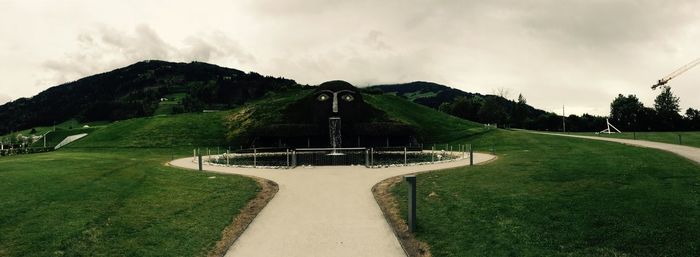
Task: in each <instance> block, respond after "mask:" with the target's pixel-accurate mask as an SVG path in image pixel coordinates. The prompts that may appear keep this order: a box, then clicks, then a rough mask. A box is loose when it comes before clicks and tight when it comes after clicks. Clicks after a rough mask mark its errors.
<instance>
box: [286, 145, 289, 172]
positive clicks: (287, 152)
mask: <svg viewBox="0 0 700 257" xmlns="http://www.w3.org/2000/svg"><path fill="white" fill-rule="evenodd" d="M285 154H286V155H287V168H289V149H287V150H285Z"/></svg>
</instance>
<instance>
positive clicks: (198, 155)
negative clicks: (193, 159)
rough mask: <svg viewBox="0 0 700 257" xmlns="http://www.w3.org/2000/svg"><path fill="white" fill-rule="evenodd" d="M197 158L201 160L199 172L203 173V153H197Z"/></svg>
mask: <svg viewBox="0 0 700 257" xmlns="http://www.w3.org/2000/svg"><path fill="white" fill-rule="evenodd" d="M197 158H198V159H199V162H198V163H199V171H202V153H201V152H199V151H197Z"/></svg>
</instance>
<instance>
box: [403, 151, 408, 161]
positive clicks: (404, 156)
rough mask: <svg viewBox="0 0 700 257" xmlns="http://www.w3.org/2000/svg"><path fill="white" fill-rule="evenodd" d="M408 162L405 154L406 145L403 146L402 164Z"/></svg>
mask: <svg viewBox="0 0 700 257" xmlns="http://www.w3.org/2000/svg"><path fill="white" fill-rule="evenodd" d="M406 164H408V156H406V147H404V148H403V165H406Z"/></svg>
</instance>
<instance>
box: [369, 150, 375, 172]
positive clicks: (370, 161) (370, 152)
mask: <svg viewBox="0 0 700 257" xmlns="http://www.w3.org/2000/svg"><path fill="white" fill-rule="evenodd" d="M369 166H370V167H372V166H374V148H370V149H369Z"/></svg>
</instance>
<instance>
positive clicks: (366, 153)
mask: <svg viewBox="0 0 700 257" xmlns="http://www.w3.org/2000/svg"><path fill="white" fill-rule="evenodd" d="M365 167H367V168H369V149H365Z"/></svg>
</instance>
